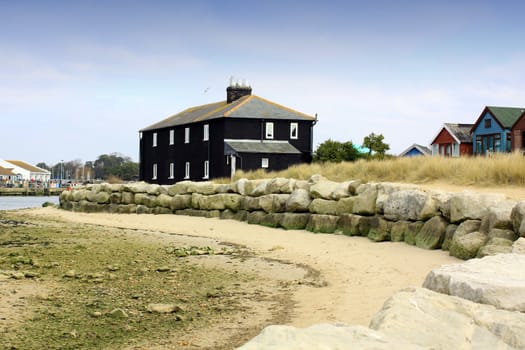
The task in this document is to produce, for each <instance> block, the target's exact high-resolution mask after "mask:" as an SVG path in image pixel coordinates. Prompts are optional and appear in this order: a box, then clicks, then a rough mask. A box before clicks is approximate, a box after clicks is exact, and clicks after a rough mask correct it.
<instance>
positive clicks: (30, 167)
mask: <svg viewBox="0 0 525 350" xmlns="http://www.w3.org/2000/svg"><path fill="white" fill-rule="evenodd" d="M6 162H8V163H11V164H13V165H16V166H18V167H20V168H22V169H25V170H29V171H30V172H32V173H49V170H45V169H41V168H39V167H36V166H34V165H31V164H28V163H26V162H23V161H21V160H7V159H6Z"/></svg>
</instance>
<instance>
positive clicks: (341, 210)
mask: <svg viewBox="0 0 525 350" xmlns="http://www.w3.org/2000/svg"><path fill="white" fill-rule="evenodd" d="M354 200H355V197H347V198H341V199H339V200H338V201H337V208H336V214H337V215H344V214H351V213H352V210H353V208H354Z"/></svg>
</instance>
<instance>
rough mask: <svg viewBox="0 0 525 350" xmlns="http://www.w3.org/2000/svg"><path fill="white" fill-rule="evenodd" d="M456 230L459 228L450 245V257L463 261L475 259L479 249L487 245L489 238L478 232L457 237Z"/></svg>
mask: <svg viewBox="0 0 525 350" xmlns="http://www.w3.org/2000/svg"><path fill="white" fill-rule="evenodd" d="M458 230H459V227H458V229H457V230H456V233H455V234H454V238H452V242H451V243H450V249H449V252H450V255H452V256H455V257H456V258H459V259H464V260H467V259H472V258H474V257H476V255H477V254H478V251H479V249H480V248H481V247H483V246H484V245H485V243H487V241H488V239H489V237H488V236H487V235H486V234H484V233H482V232H479V231H475V232H470V233H467V234H466V235H458V234H457V233H458Z"/></svg>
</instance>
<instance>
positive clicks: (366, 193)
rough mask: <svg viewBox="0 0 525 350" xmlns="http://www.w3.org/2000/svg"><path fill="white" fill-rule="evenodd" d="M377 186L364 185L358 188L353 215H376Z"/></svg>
mask: <svg viewBox="0 0 525 350" xmlns="http://www.w3.org/2000/svg"><path fill="white" fill-rule="evenodd" d="M376 200H377V184H371V183H368V184H362V185H360V186H359V187H358V188H357V196H356V197H355V199H354V203H353V207H352V213H353V214H358V215H374V214H375V212H376Z"/></svg>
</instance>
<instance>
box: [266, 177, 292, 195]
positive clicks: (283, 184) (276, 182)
mask: <svg viewBox="0 0 525 350" xmlns="http://www.w3.org/2000/svg"><path fill="white" fill-rule="evenodd" d="M294 187H295V180H294V179H286V178H283V177H276V178H273V179H271V180H270V181H269V182H268V184H267V185H266V194H271V193H288V194H290V193H292V192H293V190H294Z"/></svg>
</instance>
